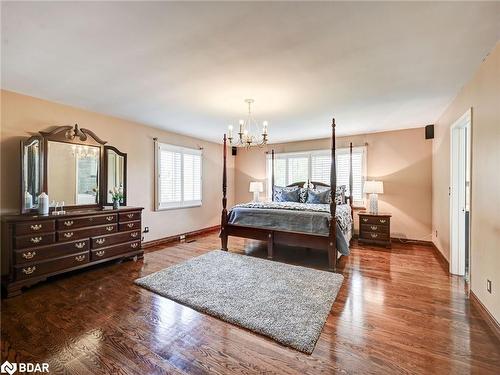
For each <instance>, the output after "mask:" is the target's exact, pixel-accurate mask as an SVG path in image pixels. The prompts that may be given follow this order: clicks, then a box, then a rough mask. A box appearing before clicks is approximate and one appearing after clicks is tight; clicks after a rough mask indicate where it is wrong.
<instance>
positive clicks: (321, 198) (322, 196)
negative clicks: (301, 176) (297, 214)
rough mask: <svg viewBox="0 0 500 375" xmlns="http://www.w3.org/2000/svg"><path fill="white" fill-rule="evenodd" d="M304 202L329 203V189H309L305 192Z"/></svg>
mask: <svg viewBox="0 0 500 375" xmlns="http://www.w3.org/2000/svg"><path fill="white" fill-rule="evenodd" d="M306 203H313V204H328V203H330V189H328V190H323V191H320V190H315V189H309V191H308V192H307V201H306Z"/></svg>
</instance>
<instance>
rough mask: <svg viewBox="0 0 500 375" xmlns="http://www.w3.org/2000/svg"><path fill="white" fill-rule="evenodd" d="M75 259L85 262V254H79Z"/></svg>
mask: <svg viewBox="0 0 500 375" xmlns="http://www.w3.org/2000/svg"><path fill="white" fill-rule="evenodd" d="M75 260H76V261H77V262H83V261H84V260H85V255H78V256H77V257H75Z"/></svg>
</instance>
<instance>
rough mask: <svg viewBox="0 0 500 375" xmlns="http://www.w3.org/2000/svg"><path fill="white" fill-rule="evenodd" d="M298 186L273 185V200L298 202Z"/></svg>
mask: <svg viewBox="0 0 500 375" xmlns="http://www.w3.org/2000/svg"><path fill="white" fill-rule="evenodd" d="M299 193H300V188H299V187H298V186H290V187H284V186H275V187H274V197H273V198H274V199H273V200H274V201H275V202H299V200H300V196H299Z"/></svg>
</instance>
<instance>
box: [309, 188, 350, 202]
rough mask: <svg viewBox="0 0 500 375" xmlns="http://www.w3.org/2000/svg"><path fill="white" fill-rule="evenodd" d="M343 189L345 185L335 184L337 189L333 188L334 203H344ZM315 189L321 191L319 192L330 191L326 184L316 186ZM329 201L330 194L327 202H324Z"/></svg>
mask: <svg viewBox="0 0 500 375" xmlns="http://www.w3.org/2000/svg"><path fill="white" fill-rule="evenodd" d="M345 190H346V186H345V185H340V186H337V189H336V190H335V204H345V203H346V199H345ZM316 191H321V192H323V191H328V192H330V188H329V187H327V186H316ZM330 202H331V198H330V196H328V202H326V203H330Z"/></svg>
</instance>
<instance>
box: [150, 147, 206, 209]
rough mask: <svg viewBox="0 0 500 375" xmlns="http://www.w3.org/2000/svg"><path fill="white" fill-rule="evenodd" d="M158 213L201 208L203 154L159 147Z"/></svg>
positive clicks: (157, 161)
mask: <svg viewBox="0 0 500 375" xmlns="http://www.w3.org/2000/svg"><path fill="white" fill-rule="evenodd" d="M155 156H156V170H157V174H158V175H157V179H156V209H157V210H161V209H168V208H179V207H189V206H199V205H201V191H202V175H201V173H202V154H201V151H200V150H193V149H189V148H184V147H178V146H172V145H167V144H164V143H157V147H156V154H155Z"/></svg>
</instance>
